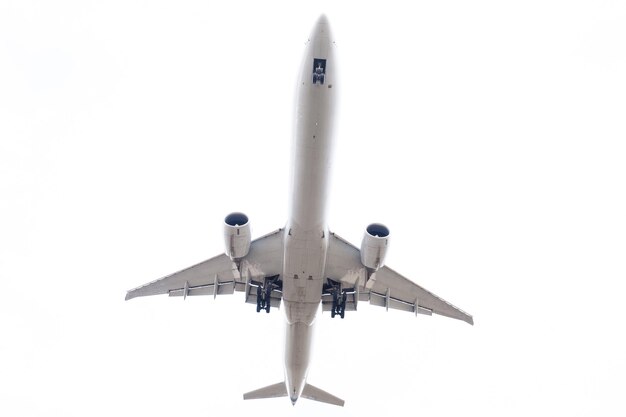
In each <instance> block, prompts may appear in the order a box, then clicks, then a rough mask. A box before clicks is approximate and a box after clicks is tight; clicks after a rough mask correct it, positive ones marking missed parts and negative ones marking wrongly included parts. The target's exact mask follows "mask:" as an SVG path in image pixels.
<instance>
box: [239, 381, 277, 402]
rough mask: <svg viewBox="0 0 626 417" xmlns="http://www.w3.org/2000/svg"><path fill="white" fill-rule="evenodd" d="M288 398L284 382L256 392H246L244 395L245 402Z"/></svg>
mask: <svg viewBox="0 0 626 417" xmlns="http://www.w3.org/2000/svg"><path fill="white" fill-rule="evenodd" d="M286 396H287V386H286V385H285V383H284V382H279V383H277V384H273V385H268V386H267V387H263V388H259V389H257V390H254V391H250V392H246V393H245V394H243V399H244V400H258V399H261V398H277V397H286Z"/></svg>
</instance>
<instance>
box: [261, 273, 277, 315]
mask: <svg viewBox="0 0 626 417" xmlns="http://www.w3.org/2000/svg"><path fill="white" fill-rule="evenodd" d="M278 277H279V275H274V276H271V277H266V278H265V283H263V284H261V283H259V285H257V287H256V312H257V313H259V312H261V310H265V312H266V313H269V312H270V308H271V306H272V291H273V290H276V289H277V290H281V289H282V282H281V281H279V280H278Z"/></svg>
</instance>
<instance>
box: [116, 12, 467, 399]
mask: <svg viewBox="0 0 626 417" xmlns="http://www.w3.org/2000/svg"><path fill="white" fill-rule="evenodd" d="M336 74H337V65H336V61H335V45H334V42H333V41H332V36H331V32H330V26H329V23H328V19H327V18H326V16H324V15H322V16H320V17H319V19H318V20H317V22H316V23H315V26H314V27H313V30H312V32H311V35H310V37H309V40H308V42H307V45H306V50H305V53H304V58H303V60H302V64H301V67H300V75H299V79H298V85H297V100H296V113H295V130H294V136H295V137H294V149H293V161H292V162H293V166H292V185H291V193H292V199H291V207H290V214H289V218H288V220H287V223H286V225H285V226H284V227H283V228H280V229H278V230H276V231H274V232H272V233H269V234H267V235H265V236H262V237H260V238H258V239H255V240H252V239H251V232H250V222H249V219H248V216H246V215H245V214H243V213H240V212H235V213H230V214H228V215H227V216H226V218H225V219H224V243H225V253H223V254H220V255H217V256H215V257H213V258H211V259H208V260H206V261H204V262H201V263H199V264H197V265H194V266H191V267H189V268H187V269H183V270H182V271H179V272H176V273H174V274H171V275H168V276H166V277H164V278H161V279H158V280H156V281H152V282H150V283H148V284H145V285H142V286H140V287H137V288H135V289H132V290H130V291H128V293H127V294H126V300H130V299H131V298H135V297H143V296H148V295H156V294H168V295H169V296H170V297H183V298H186V297H189V296H198V295H213V297H216V296H217V295H222V294H233V292H234V291H241V292H243V293H244V295H245V301H246V302H247V303H251V304H255V305H256V311H257V312H260V311H265V312H267V313H269V312H270V311H271V309H273V308H278V307H279V306H280V305H281V302H282V304H283V306H284V313H285V318H286V337H285V358H284V367H285V379H284V381H279V382H278V383H275V384H273V385H269V386H266V387H264V388H260V389H257V390H255V391H251V392H248V393H246V394H244V396H243V398H244V399H245V400H249V399H261V398H274V397H284V396H289V398H290V399H291V402H292V404H293V405H295V404H296V401H297V400H298V398H300V397H303V398H306V399H310V400H315V401H320V402H324V403H328V404H333V405H338V406H343V405H344V401H343V400H342V399H340V398H338V397H336V396H334V395H332V394H330V393H328V392H326V391H323V390H321V389H319V388H317V387H315V386H314V385H311V384H310V383H308V382H307V372H308V369H309V361H310V353H311V340H312V334H313V327H314V326H313V325H314V322H315V318H316V315H317V312H318V310H319V307H320V304H321V309H322V311H330V315H331V317H332V318H335V317H341V318H342V319H343V318H344V317H345V313H346V312H347V311H356V310H357V306H358V305H359V303H360V302H369V304H372V305H375V306H381V307H384V308H385V309H386V310H389V309H390V308H391V309H397V310H403V311H407V312H411V313H414V314H415V315H416V316H417V315H418V314H425V315H432V314H433V313H435V314H439V315H442V316H446V317H450V318H454V319H458V320H462V321H464V322H467V323H469V324H471V325H473V324H474V319H473V317H472V316H471V315H469V314H467V313H465V312H464V311H462V310H460V309H459V308H457V307H455V306H453V305H452V304H450V303H448V302H447V301H445V300H443V299H442V298H440V297H438V296H436V295H435V294H433V293H432V292H430V291H428V290H426V289H424V288H422V287H420V286H419V285H417V284H415V283H414V282H412V281H410V280H408V279H407V278H405V277H403V276H402V275H400V274H399V273H397V272H395V271H394V270H392V269H391V268H389V267H387V266H385V265H384V262H385V255H386V252H387V247H388V244H389V237H390V233H389V229H388V228H387V227H386V226H385V225H383V224H380V223H372V224H370V225H369V226H367V227H366V229H365V233H364V236H363V240H362V242H361V246H360V247H356V246H354V245H352V244H350V243H349V242H347V241H346V240H344V239H342V238H341V237H339V236H337V235H336V234H334V233H332V232H331V231H330V230H329V229H328V227H327V225H326V200H327V195H328V182H329V168H330V161H331V144H332V133H333V114H334V109H335V99H336V90H337V89H336V88H333V86H334V83H335V82H336Z"/></svg>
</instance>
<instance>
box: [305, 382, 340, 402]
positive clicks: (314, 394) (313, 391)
mask: <svg viewBox="0 0 626 417" xmlns="http://www.w3.org/2000/svg"><path fill="white" fill-rule="evenodd" d="M302 398H306V399H308V400H313V401H319V402H321V403H326V404H332V405H338V406H339V407H343V405H344V404H345V401H344V400H342V399H341V398H337V397H335V396H334V395H332V394H329V393H327V392H326V391H323V390H321V389H319V388H317V387H315V386H313V385H311V384H309V383H306V384H305V385H304V389H303V390H302Z"/></svg>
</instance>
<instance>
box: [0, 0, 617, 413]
mask: <svg viewBox="0 0 626 417" xmlns="http://www.w3.org/2000/svg"><path fill="white" fill-rule="evenodd" d="M222 3H226V2H211V1H197V2H196V1H176V2H173V1H152V0H151V1H148V0H146V1H129V0H124V1H107V2H96V1H75V2H72V1H56V2H48V1H6V0H2V1H0V282H1V284H2V286H1V289H2V292H3V296H2V300H1V301H0V329H1V333H0V414H1V415H6V416H13V417H18V416H85V415H89V416H112V415H115V416H143V415H149V416H152V417H158V416H172V415H179V416H212V415H224V414H225V413H229V414H230V415H270V413H272V414H271V415H274V416H293V415H298V416H319V415H320V413H323V414H324V415H326V416H335V415H342V416H345V415H359V414H361V415H394V414H395V415H401V414H402V415H404V414H406V413H411V414H419V415H424V416H459V415H469V416H478V415H480V416H501V415H506V416H524V417H527V416H529V415H532V416H537V415H539V416H542V415H567V416H590V415H594V416H595V415H603V416H623V415H624V414H625V413H626V407H625V406H624V401H623V393H624V391H625V388H626V359H625V355H624V352H626V338H625V332H624V320H625V319H626V313H625V312H624V308H623V303H624V295H625V285H624V283H625V279H626V262H625V254H626V238H625V236H626V220H625V216H624V213H626V164H625V163H624V161H625V159H626V145H625V141H626V122H625V120H626V119H625V114H626V77H625V76H624V74H626V24H624V23H625V21H626V4H625V3H624V2H620V1H595V0H593V1H592V0H589V1H549V0H548V1H546V0H543V1H523V2H501V1H475V2H467V1H452V0H450V1H437V2H435V1H428V2H425V1H422V2H414V3H413V4H412V5H411V7H410V8H408V7H406V4H405V3H401V2H394V1H385V2H359V3H358V6H357V3H356V2H355V3H353V4H350V5H349V6H348V5H347V2H336V1H335V2H325V1H306V2H295V1H291V2H284V3H282V2H271V1H263V2H260V1H239V2H230V3H229V4H230V5H229V6H224V5H222ZM339 3H341V4H339ZM322 12H324V13H326V14H327V16H328V17H329V19H330V22H331V26H332V29H333V31H334V34H335V38H336V41H337V56H338V59H339V65H340V68H341V75H342V78H341V84H342V85H341V86H340V87H341V90H340V91H341V100H340V103H339V105H340V112H339V114H338V129H337V131H336V138H335V139H336V147H335V159H334V161H335V169H334V172H333V189H332V194H331V196H330V200H329V224H330V227H331V229H332V230H333V231H335V232H337V233H338V234H339V235H341V236H343V237H345V238H346V239H348V240H350V241H352V242H354V243H356V244H358V243H359V242H360V239H361V235H362V231H363V229H364V227H365V226H366V225H367V224H368V223H370V222H374V221H378V222H383V223H385V224H387V225H388V226H389V227H390V229H391V230H392V234H393V236H392V247H391V250H390V252H389V255H388V260H387V263H388V264H389V265H390V266H392V267H393V268H394V269H396V270H398V271H400V272H401V273H404V274H405V275H407V276H408V277H410V278H412V279H414V280H415V281H416V282H418V283H420V284H421V285H423V286H425V287H426V288H428V289H430V290H432V291H434V292H435V293H437V294H438V295H440V296H442V297H444V298H445V299H447V300H449V301H450V302H452V303H454V304H456V305H458V306H459V307H461V308H463V309H464V310H466V311H468V312H470V313H472V314H473V315H474V318H475V321H476V325H475V326H474V327H471V326H468V325H466V324H464V323H462V322H458V321H455V320H449V319H445V318H441V317H432V318H430V317H425V316H420V317H419V318H418V319H415V318H414V317H413V316H412V315H411V314H405V313H401V312H389V313H385V312H384V310H383V309H380V308H375V307H371V306H367V305H363V306H362V308H361V309H360V311H359V312H358V313H351V312H348V313H347V315H346V319H345V320H338V319H337V320H331V319H330V316H329V315H328V314H325V315H323V316H321V317H320V318H319V319H318V324H317V334H316V340H315V342H314V361H313V364H312V367H311V370H310V374H309V382H311V383H313V384H315V385H316V386H319V387H320V388H322V389H325V390H327V391H329V392H331V393H333V394H335V395H337V396H340V397H342V398H344V399H345V400H346V408H345V409H340V408H335V407H332V406H328V405H325V404H318V403H314V402H311V401H306V400H301V401H300V402H299V403H298V404H297V406H296V407H295V408H293V407H292V406H291V404H290V402H289V401H288V400H287V399H284V398H282V399H276V400H265V401H251V402H244V401H243V400H242V399H241V395H242V393H243V392H245V391H249V390H252V389H256V388H259V387H261V386H264V385H268V384H271V383H274V382H278V381H279V380H281V379H282V377H283V368H282V352H283V329H282V326H283V316H282V313H278V314H270V315H265V314H256V313H255V310H254V306H253V305H250V304H244V303H243V296H242V294H241V293H237V294H235V295H234V296H231V297H228V296H224V297H221V298H218V299H217V300H216V301H213V299H212V298H211V297H202V298H194V299H191V300H190V299H187V301H185V302H183V301H182V300H179V299H176V300H173V299H168V298H167V297H152V298H144V299H138V300H133V301H132V302H124V295H125V292H126V290H128V289H129V288H133V287H135V286H137V285H139V284H142V283H144V282H147V281H150V280H152V279H155V278H158V277H160V276H163V275H166V274H168V273H171V272H174V271H176V270H178V269H181V268H183V267H186V266H189V265H190V264H192V263H195V262H198V261H201V260H203V259H206V258H208V257H210V256H213V255H215V254H217V253H219V252H220V251H222V250H223V248H222V223H221V222H222V219H223V217H224V216H225V215H226V214H227V213H229V212H231V211H239V210H240V211H244V212H246V213H247V214H248V216H249V217H250V218H251V222H252V227H253V234H254V236H259V235H261V234H264V233H267V232H270V231H272V230H274V229H276V228H278V227H281V226H283V225H284V224H285V221H286V216H287V198H288V190H287V186H288V177H287V173H288V172H289V159H288V157H289V146H290V144H291V128H292V111H293V109H292V106H293V98H294V87H295V79H296V75H297V71H298V67H299V63H300V59H301V54H302V53H303V51H304V41H305V40H306V38H307V36H308V34H309V32H310V29H311V27H312V25H313V23H314V22H315V20H316V19H317V17H318V16H319V14H320V13H322Z"/></svg>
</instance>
